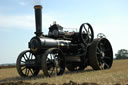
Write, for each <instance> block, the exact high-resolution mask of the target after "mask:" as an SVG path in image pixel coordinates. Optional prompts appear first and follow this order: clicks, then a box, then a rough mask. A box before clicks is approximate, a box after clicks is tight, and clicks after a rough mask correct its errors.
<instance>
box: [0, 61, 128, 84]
mask: <svg viewBox="0 0 128 85" xmlns="http://www.w3.org/2000/svg"><path fill="white" fill-rule="evenodd" d="M19 84H20V85H48V84H52V85H56V84H57V85H81V84H82V85H128V60H114V62H113V66H112V68H111V69H109V70H99V71H94V70H92V68H91V67H87V68H86V69H85V70H84V71H82V72H74V73H73V72H72V73H71V72H69V71H66V72H65V73H64V75H62V76H57V77H50V78H48V77H47V78H46V77H45V76H44V75H43V72H42V70H41V71H40V73H39V75H38V76H37V77H33V78H21V77H20V76H19V74H18V73H17V70H16V68H3V69H0V85H19Z"/></svg>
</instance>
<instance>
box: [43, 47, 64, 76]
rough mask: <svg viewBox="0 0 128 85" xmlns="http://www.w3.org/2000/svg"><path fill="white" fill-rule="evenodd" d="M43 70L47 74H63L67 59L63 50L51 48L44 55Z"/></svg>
mask: <svg viewBox="0 0 128 85" xmlns="http://www.w3.org/2000/svg"><path fill="white" fill-rule="evenodd" d="M41 66H42V70H43V72H44V75H45V76H48V77H50V76H57V75H62V74H63V73H64V70H65V59H64V55H63V53H62V51H61V50H60V49H57V48H50V49H48V50H46V52H45V53H44V54H43V56H42V64H41Z"/></svg>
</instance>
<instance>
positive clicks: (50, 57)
mask: <svg viewBox="0 0 128 85" xmlns="http://www.w3.org/2000/svg"><path fill="white" fill-rule="evenodd" d="M34 9H35V21H36V32H35V34H36V36H34V37H33V38H32V39H31V40H30V41H29V43H28V47H29V50H25V51H23V52H21V53H20V54H19V56H18V58H17V62H16V68H17V71H18V73H19V75H20V76H22V77H33V76H37V75H38V73H39V71H40V70H41V69H42V70H43V74H44V75H45V76H49V77H50V76H56V75H62V74H63V73H64V71H65V68H67V69H68V70H69V71H71V72H73V71H83V70H84V69H85V68H86V67H87V66H91V67H92V68H93V69H94V70H102V69H109V68H111V66H112V62H113V51H112V47H111V44H110V42H109V40H108V39H107V38H106V37H104V36H102V35H101V34H102V33H100V34H99V35H98V37H97V38H96V39H94V32H93V28H92V26H91V25H90V24H89V23H83V24H82V25H81V26H80V28H79V31H78V32H74V31H73V32H68V31H63V29H64V28H63V27H62V26H60V25H59V24H56V23H54V24H53V25H51V26H50V27H49V32H48V35H43V33H42V6H41V5H35V6H34Z"/></svg>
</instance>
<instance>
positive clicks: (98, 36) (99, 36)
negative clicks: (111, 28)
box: [97, 33, 106, 38]
mask: <svg viewBox="0 0 128 85" xmlns="http://www.w3.org/2000/svg"><path fill="white" fill-rule="evenodd" d="M97 38H106V36H105V35H104V34H103V33H98V34H97Z"/></svg>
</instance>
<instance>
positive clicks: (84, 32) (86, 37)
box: [79, 23, 94, 46]
mask: <svg viewBox="0 0 128 85" xmlns="http://www.w3.org/2000/svg"><path fill="white" fill-rule="evenodd" d="M79 37H80V41H81V42H82V43H83V44H84V45H85V46H87V45H90V44H91V43H92V41H93V39H94V32H93V28H92V26H91V25H90V24H89V23H83V24H82V25H81V26H80V29H79Z"/></svg>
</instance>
